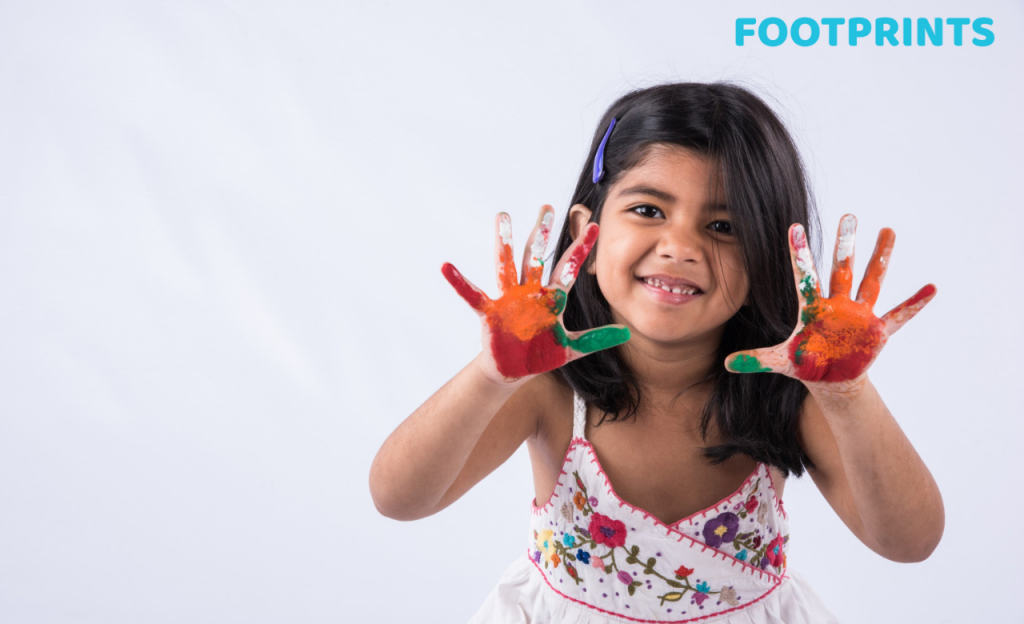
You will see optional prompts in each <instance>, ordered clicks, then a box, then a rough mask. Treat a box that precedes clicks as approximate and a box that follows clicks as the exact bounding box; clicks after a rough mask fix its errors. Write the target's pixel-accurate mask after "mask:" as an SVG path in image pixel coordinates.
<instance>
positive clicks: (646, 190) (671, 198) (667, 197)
mask: <svg viewBox="0 0 1024 624" xmlns="http://www.w3.org/2000/svg"><path fill="white" fill-rule="evenodd" d="M624 195H650V196H652V197H657V198H658V199H660V200H662V201H666V202H672V203H674V202H675V201H676V197H675V195H672V194H671V193H666V192H665V191H662V190H659V189H656V188H654V187H653V186H643V185H640V186H631V187H629V188H626V189H622V190H621V191H619V193H618V195H617V197H622V196H624ZM709 207H710V208H711V209H712V210H715V211H720V212H729V208H728V207H727V206H726V205H725V204H713V205H711V206H709Z"/></svg>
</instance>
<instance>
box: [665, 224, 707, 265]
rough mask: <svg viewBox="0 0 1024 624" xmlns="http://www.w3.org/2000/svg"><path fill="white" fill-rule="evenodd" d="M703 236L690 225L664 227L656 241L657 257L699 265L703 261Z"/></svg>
mask: <svg viewBox="0 0 1024 624" xmlns="http://www.w3.org/2000/svg"><path fill="white" fill-rule="evenodd" d="M704 238H705V237H704V236H703V232H699V231H697V227H696V226H695V225H694V224H692V223H685V222H680V223H675V224H670V225H666V227H665V228H663V230H662V233H661V238H660V239H659V240H658V246H657V253H658V257H659V258H662V259H665V260H672V261H674V262H688V263H700V262H703V261H704V258H705V251H704Z"/></svg>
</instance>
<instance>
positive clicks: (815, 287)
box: [789, 223, 821, 308]
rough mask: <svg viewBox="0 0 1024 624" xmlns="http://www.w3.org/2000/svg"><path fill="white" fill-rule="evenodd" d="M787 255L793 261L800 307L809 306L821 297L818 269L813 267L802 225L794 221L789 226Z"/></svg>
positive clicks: (812, 259)
mask: <svg viewBox="0 0 1024 624" xmlns="http://www.w3.org/2000/svg"><path fill="white" fill-rule="evenodd" d="M789 257H790V259H791V260H792V262H793V277H794V278H795V279H796V288H797V291H799V293H800V307H801V308H803V307H804V306H809V305H811V304H812V303H814V301H815V300H816V299H818V298H819V297H821V285H820V284H818V271H817V270H816V269H815V268H814V258H813V257H812V256H811V248H810V247H809V246H808V245H807V234H806V233H805V232H804V226H802V225H800V224H799V223H794V224H793V225H791V226H789Z"/></svg>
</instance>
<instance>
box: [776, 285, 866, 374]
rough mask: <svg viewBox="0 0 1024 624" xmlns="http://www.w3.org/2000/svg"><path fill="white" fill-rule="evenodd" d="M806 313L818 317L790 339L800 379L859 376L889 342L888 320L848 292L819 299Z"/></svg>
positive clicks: (811, 317) (794, 363) (796, 371)
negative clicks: (851, 296) (852, 297)
mask: <svg viewBox="0 0 1024 624" xmlns="http://www.w3.org/2000/svg"><path fill="white" fill-rule="evenodd" d="M804 314H805V315H806V317H807V318H808V319H814V320H812V321H811V322H810V323H808V324H807V325H805V326H804V327H803V328H802V329H801V330H800V331H799V333H797V335H796V336H795V337H794V338H793V339H792V340H790V342H789V358H790V360H791V361H792V363H793V368H794V372H795V374H796V377H797V378H798V379H801V380H804V381H846V380H849V379H856V378H857V377H859V376H860V375H861V374H862V373H863V372H864V371H865V370H867V368H868V366H870V365H871V362H873V361H874V359H875V357H876V356H877V355H878V353H879V352H880V351H881V350H882V346H883V345H884V344H885V340H886V335H885V324H884V323H883V322H882V321H881V320H879V319H878V318H877V317H876V316H875V315H874V313H873V312H872V311H871V307H870V306H868V305H865V304H862V303H857V302H856V301H850V299H849V298H847V297H846V296H842V295H840V296H837V297H835V298H833V299H817V300H816V301H815V302H814V303H813V304H812V305H810V306H808V307H807V308H806V309H805V310H804Z"/></svg>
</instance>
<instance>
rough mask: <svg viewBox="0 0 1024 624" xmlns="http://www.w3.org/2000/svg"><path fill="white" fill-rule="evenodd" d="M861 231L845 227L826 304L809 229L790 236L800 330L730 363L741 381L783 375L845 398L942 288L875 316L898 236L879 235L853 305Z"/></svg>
mask: <svg viewBox="0 0 1024 624" xmlns="http://www.w3.org/2000/svg"><path fill="white" fill-rule="evenodd" d="M856 231H857V218H856V217H854V216H853V215H849V214H848V215H844V216H843V218H842V219H841V220H840V222H839V234H838V238H837V239H836V247H835V256H834V259H833V263H832V277H831V280H830V283H829V296H828V297H823V296H822V294H821V286H820V285H819V283H818V274H817V271H816V270H815V268H814V260H813V258H812V257H811V252H810V249H809V248H808V247H807V238H806V235H805V234H804V229H803V227H802V226H801V225H799V224H794V225H792V226H791V227H790V228H789V255H790V258H791V260H792V262H793V275H794V277H795V278H796V287H797V291H798V293H797V294H798V299H799V301H800V317H799V319H798V321H797V325H796V329H794V330H793V335H792V336H790V337H789V339H788V340H787V341H786V342H784V343H782V344H779V345H776V346H774V347H769V348H766V349H753V350H749V351H738V352H736V353H733V354H731V355H730V356H729V357H728V358H726V361H725V365H726V368H728V369H729V370H731V371H733V372H737V373H760V372H776V373H781V374H783V375H786V376H789V377H795V378H796V379H800V380H801V381H803V382H805V384H808V385H809V384H812V383H814V384H817V385H820V386H821V387H823V388H824V389H826V390H843V389H844V387H845V386H852V384H854V383H856V382H857V381H858V380H859V379H860V378H861V376H862V375H864V373H865V371H866V370H867V368H868V366H870V365H871V363H872V362H873V361H874V360H875V358H876V357H877V356H878V354H879V352H880V351H881V350H882V347H883V346H885V343H886V341H887V340H888V339H889V336H892V335H893V334H894V333H896V331H897V330H898V329H899V328H900V327H902V326H903V325H904V324H905V323H906V322H907V321H909V320H910V319H911V318H913V317H914V315H915V314H917V313H918V312H920V311H921V308H923V307H924V306H925V305H926V304H927V303H928V302H929V301H931V299H932V297H934V296H935V286H934V285H932V284H928V285H927V286H925V287H924V288H922V289H921V290H919V291H917V293H916V294H915V295H914V296H913V297H911V298H910V299H907V300H906V301H904V302H903V303H901V304H900V305H898V306H896V307H895V308H893V309H892V310H890V311H889V312H888V313H886V314H885V316H883V317H881V318H879V317H877V316H875V313H874V312H873V311H872V308H873V307H874V305H875V300H876V299H878V291H879V289H880V288H881V286H882V280H883V279H884V278H885V271H886V269H887V267H888V265H889V255H890V254H891V253H892V248H893V244H894V243H895V241H896V234H895V232H893V231H892V230H891V229H889V228H883V229H882V231H881V232H879V233H878V242H877V244H876V245H875V251H874V253H873V254H872V256H871V260H870V262H868V267H867V270H866V271H865V273H864V279H863V280H861V283H860V288H859V289H858V290H857V299H856V300H853V299H851V298H850V289H851V287H852V285H853V273H852V268H853V248H854V236H855V234H856ZM818 382H820V383H818Z"/></svg>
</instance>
